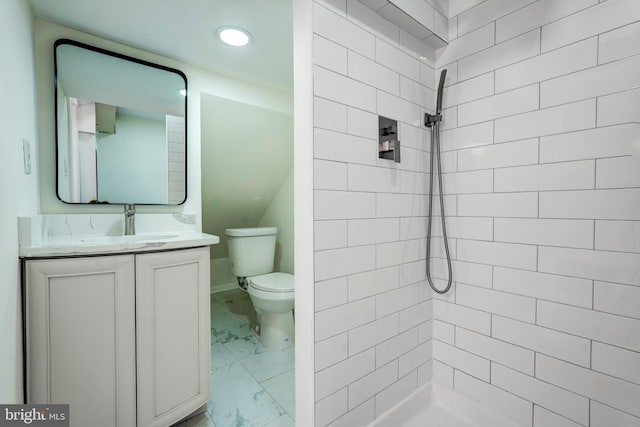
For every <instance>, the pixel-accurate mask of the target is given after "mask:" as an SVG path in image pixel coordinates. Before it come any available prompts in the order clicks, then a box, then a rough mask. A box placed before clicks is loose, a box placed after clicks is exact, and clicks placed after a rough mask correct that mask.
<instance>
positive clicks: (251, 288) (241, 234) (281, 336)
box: [225, 227, 295, 350]
mask: <svg viewBox="0 0 640 427" xmlns="http://www.w3.org/2000/svg"><path fill="white" fill-rule="evenodd" d="M277 233H278V229H277V228H276V227H259V228H228V229H227V230H225V234H226V235H227V238H228V240H227V242H228V246H229V260H230V262H231V271H232V273H233V275H234V276H236V277H237V278H238V285H239V286H240V287H241V288H242V289H245V290H246V291H247V292H248V293H249V297H250V298H251V302H252V303H253V307H254V308H255V310H256V314H257V315H258V324H257V325H256V327H255V328H254V330H253V333H254V334H255V335H256V337H257V338H258V340H259V341H260V343H262V345H264V346H265V347H268V348H272V349H277V350H283V349H285V348H289V347H291V346H292V345H293V337H294V327H293V305H294V295H295V292H294V278H293V277H294V276H293V275H292V274H287V273H279V272H275V273H274V272H273V263H274V256H275V248H276V235H277Z"/></svg>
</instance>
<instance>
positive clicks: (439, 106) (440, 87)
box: [436, 68, 447, 114]
mask: <svg viewBox="0 0 640 427" xmlns="http://www.w3.org/2000/svg"><path fill="white" fill-rule="evenodd" d="M446 77H447V69H446V68H445V69H444V70H442V72H441V73H440V83H439V84H438V99H437V101H436V114H440V112H441V111H442V92H443V91H444V80H445V78H446Z"/></svg>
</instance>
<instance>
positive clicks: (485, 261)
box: [313, 0, 640, 427]
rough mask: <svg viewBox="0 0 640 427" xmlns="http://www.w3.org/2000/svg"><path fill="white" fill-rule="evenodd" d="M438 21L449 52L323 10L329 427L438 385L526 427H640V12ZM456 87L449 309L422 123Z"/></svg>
mask: <svg viewBox="0 0 640 427" xmlns="http://www.w3.org/2000/svg"><path fill="white" fill-rule="evenodd" d="M381 3H383V2H381ZM427 3H428V4H430V5H432V6H433V7H434V9H435V12H436V13H437V12H438V11H441V12H443V13H446V12H447V11H451V12H452V13H453V14H454V15H455V16H450V17H449V18H450V19H449V22H448V27H449V30H448V31H449V34H448V36H449V44H448V46H446V47H444V48H441V49H438V50H434V49H433V48H431V47H429V46H428V45H427V44H426V43H424V42H423V41H420V40H417V39H416V38H414V37H412V36H410V35H408V34H407V33H405V32H404V31H403V30H402V29H400V28H398V27H396V26H395V25H393V24H391V23H390V22H388V21H386V20H384V19H383V18H382V17H381V16H380V15H378V14H376V13H375V12H373V11H372V10H371V9H369V8H367V7H365V6H364V5H363V4H362V3H360V2H358V1H357V0H316V2H315V4H314V9H313V15H314V25H313V29H314V63H315V67H314V96H315V98H314V142H313V144H314V145H313V148H314V158H315V163H314V189H315V193H314V204H315V206H314V220H315V285H314V286H315V288H314V289H315V311H316V314H315V401H316V404H315V413H316V415H315V416H316V426H318V427H322V426H326V425H329V426H332V427H338V426H359V425H368V424H370V423H371V422H374V420H375V419H376V418H379V417H380V416H381V415H382V414H383V413H385V411H387V410H389V409H390V408H392V407H393V406H394V405H395V404H397V403H399V402H401V401H402V400H403V399H405V398H407V397H408V396H409V395H411V393H413V392H414V391H416V390H418V389H419V388H420V387H421V386H423V385H426V384H428V383H429V382H433V383H438V384H440V385H443V386H445V387H449V388H452V389H453V390H454V391H455V392H457V393H460V394H462V395H464V396H467V397H469V398H471V399H473V400H475V401H477V402H480V403H481V404H482V405H483V406H485V407H488V408H491V409H494V410H496V411H498V412H499V413H501V414H503V415H505V416H507V417H508V418H510V419H511V420H514V421H515V422H518V423H520V424H521V425H523V426H534V427H550V426H591V427H600V426H602V427H605V426H606V427H609V426H634V427H637V426H640V153H639V151H640V124H638V123H639V122H640V89H638V87H640V55H639V54H640V22H638V21H640V2H638V1H635V0H607V1H600V2H598V0H538V1H533V0H484V1H480V0H457V1H456V0H451V1H450V5H449V9H448V10H441V9H442V3H444V2H441V1H438V0H427ZM419 57H422V58H423V59H419ZM443 68H446V69H447V71H448V76H447V81H446V85H445V86H446V87H445V90H444V105H443V107H444V110H443V122H442V129H443V130H442V134H441V135H442V137H441V139H442V156H443V157H442V160H443V164H442V167H443V172H444V175H443V185H444V200H445V210H446V223H447V232H448V235H449V243H450V248H451V252H452V258H453V280H454V285H453V288H452V290H451V292H449V293H448V294H446V295H444V296H439V295H436V294H434V293H432V292H431V291H430V290H429V288H428V285H426V283H425V252H426V215H427V213H426V211H427V200H428V199H427V197H428V194H427V193H428V181H427V179H428V164H429V153H428V150H429V143H430V137H429V133H428V130H427V128H425V127H424V126H422V120H423V118H422V117H423V115H424V113H425V112H429V113H432V112H433V107H434V103H435V91H434V89H435V87H436V82H437V79H438V78H439V74H440V70H441V69H443ZM378 115H381V116H385V117H390V118H393V119H396V120H398V122H399V139H400V141H401V144H402V162H401V163H400V164H394V163H393V162H390V161H388V160H384V159H378V156H377V154H378V153H377V137H378V133H377V122H378ZM438 209H439V207H438V205H437V204H436V206H435V209H434V211H435V212H438ZM435 219H436V221H434V224H435V227H436V228H435V233H434V234H435V235H436V236H441V235H442V230H441V228H440V227H439V218H435ZM433 245H434V246H433V249H432V252H435V256H436V258H435V259H434V260H432V268H433V270H434V274H435V277H437V279H438V280H436V285H439V286H440V287H443V286H444V284H446V279H447V271H446V262H445V260H444V259H443V257H444V252H443V250H442V242H441V238H440V237H436V238H435V240H434V242H433Z"/></svg>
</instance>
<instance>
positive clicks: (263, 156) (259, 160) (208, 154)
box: [201, 95, 293, 274]
mask: <svg viewBox="0 0 640 427" xmlns="http://www.w3.org/2000/svg"><path fill="white" fill-rule="evenodd" d="M202 100H203V102H202V115H203V123H202V136H201V138H202V159H201V162H202V181H203V184H202V215H203V230H204V231H205V232H207V233H212V234H215V235H218V236H220V244H219V245H217V246H215V247H214V248H213V250H212V251H211V255H212V258H214V259H217V258H226V257H227V256H228V251H227V238H226V236H225V234H224V230H225V229H226V228H242V227H256V226H257V225H258V224H259V222H260V219H261V218H262V216H263V215H264V213H265V211H266V210H267V208H268V207H269V205H270V204H271V203H272V201H273V198H274V197H275V196H276V194H277V193H278V191H279V190H280V188H281V186H282V184H283V182H284V181H285V180H286V178H287V175H288V173H289V171H290V170H291V167H292V164H293V136H292V132H293V129H292V127H293V126H292V124H293V118H292V116H291V115H290V114H286V113H283V112H281V111H277V110H274V109H273V108H265V107H262V106H256V105H250V104H247V103H244V102H238V101H236V100H233V99H226V98H223V97H218V96H209V95H205V96H203V98H202ZM291 227H293V225H291ZM214 274H215V273H214Z"/></svg>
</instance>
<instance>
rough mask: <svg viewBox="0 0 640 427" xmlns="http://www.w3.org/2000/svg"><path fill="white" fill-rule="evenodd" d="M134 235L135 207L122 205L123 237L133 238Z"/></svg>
mask: <svg viewBox="0 0 640 427" xmlns="http://www.w3.org/2000/svg"><path fill="white" fill-rule="evenodd" d="M134 234H136V205H134V204H127V205H124V235H125V236H133V235H134Z"/></svg>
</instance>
